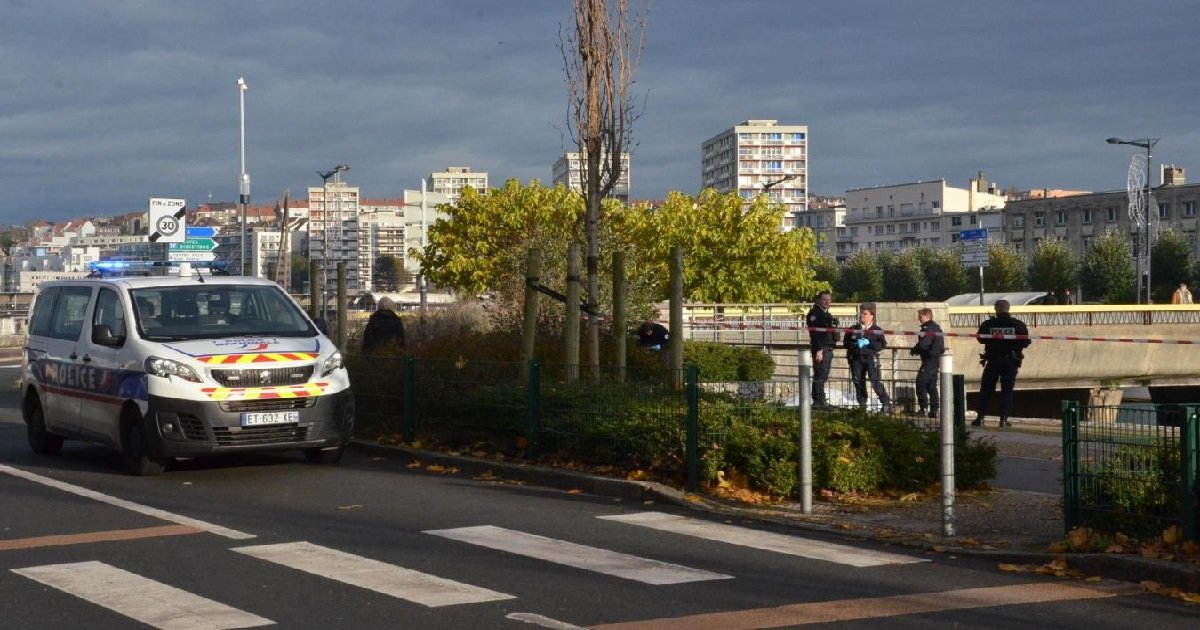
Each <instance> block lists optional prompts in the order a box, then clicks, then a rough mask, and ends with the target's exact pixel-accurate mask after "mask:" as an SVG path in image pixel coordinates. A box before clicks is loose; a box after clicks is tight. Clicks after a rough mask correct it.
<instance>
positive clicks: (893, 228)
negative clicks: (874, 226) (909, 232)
mask: <svg viewBox="0 0 1200 630" xmlns="http://www.w3.org/2000/svg"><path fill="white" fill-rule="evenodd" d="M887 233H888V234H895V233H896V226H894V225H889V226H887Z"/></svg>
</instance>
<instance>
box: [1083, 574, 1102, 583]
mask: <svg viewBox="0 0 1200 630" xmlns="http://www.w3.org/2000/svg"><path fill="white" fill-rule="evenodd" d="M1103 579H1104V578H1102V577H1100V576H1099V575H1093V576H1092V577H1090V578H1088V579H1087V581H1088V582H1099V581H1101V580H1103Z"/></svg>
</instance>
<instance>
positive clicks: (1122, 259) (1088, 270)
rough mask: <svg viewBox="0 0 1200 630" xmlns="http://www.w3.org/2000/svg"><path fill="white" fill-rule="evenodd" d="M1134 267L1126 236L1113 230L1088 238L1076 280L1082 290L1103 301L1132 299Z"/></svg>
mask: <svg viewBox="0 0 1200 630" xmlns="http://www.w3.org/2000/svg"><path fill="white" fill-rule="evenodd" d="M1135 281H1136V271H1135V270H1134V267H1133V254H1132V252H1131V251H1130V247H1129V240H1128V239H1126V238H1125V236H1124V235H1122V234H1121V233H1120V232H1117V231H1115V230H1113V231H1109V232H1105V233H1104V234H1103V235H1101V236H1100V237H1098V238H1096V239H1095V240H1094V241H1092V244H1091V246H1089V247H1088V249H1087V251H1086V252H1084V253H1083V261H1082V264H1081V265H1080V283H1081V284H1082V285H1083V294H1084V295H1086V296H1088V297H1089V298H1092V299H1095V300H1096V301H1099V302H1103V303H1104V304H1128V303H1131V302H1133V301H1134V292H1135V290H1136V282H1135Z"/></svg>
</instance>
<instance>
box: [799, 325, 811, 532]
mask: <svg viewBox="0 0 1200 630" xmlns="http://www.w3.org/2000/svg"><path fill="white" fill-rule="evenodd" d="M812 361H813V357H812V354H811V353H809V351H808V349H807V348H801V349H800V392H799V396H798V399H799V401H800V512H801V513H802V514H812V369H813V362H812Z"/></svg>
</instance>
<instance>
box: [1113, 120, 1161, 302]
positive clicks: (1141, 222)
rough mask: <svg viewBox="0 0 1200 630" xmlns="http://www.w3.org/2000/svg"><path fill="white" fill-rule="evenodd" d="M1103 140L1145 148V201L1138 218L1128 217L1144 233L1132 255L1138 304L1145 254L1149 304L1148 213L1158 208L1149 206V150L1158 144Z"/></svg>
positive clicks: (1156, 140) (1140, 236)
mask: <svg viewBox="0 0 1200 630" xmlns="http://www.w3.org/2000/svg"><path fill="white" fill-rule="evenodd" d="M1105 142H1107V143H1109V144H1128V145H1130V146H1134V147H1141V148H1143V149H1145V150H1146V189H1145V197H1143V199H1144V203H1145V208H1144V209H1143V215H1142V216H1141V217H1140V218H1139V217H1134V216H1130V217H1129V218H1130V219H1132V220H1134V221H1137V227H1138V230H1139V231H1144V233H1145V236H1144V239H1143V237H1142V235H1141V234H1139V235H1138V237H1139V238H1136V239H1134V242H1133V255H1134V258H1136V259H1137V274H1138V279H1137V283H1138V295H1137V302H1138V304H1141V303H1142V270H1143V267H1142V256H1145V258H1146V266H1145V267H1144V269H1145V276H1146V304H1150V303H1151V302H1152V300H1151V297H1150V296H1151V292H1150V260H1151V256H1150V216H1151V215H1150V213H1151V212H1158V208H1151V207H1150V200H1151V197H1150V164H1151V159H1152V157H1151V155H1150V151H1151V150H1152V149H1153V148H1154V145H1155V144H1158V138H1142V139H1140V140H1122V139H1121V138H1108V139H1107V140H1105ZM1139 241H1141V242H1142V243H1143V247H1142V249H1144V250H1145V251H1144V252H1139V251H1138V250H1139Z"/></svg>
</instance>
